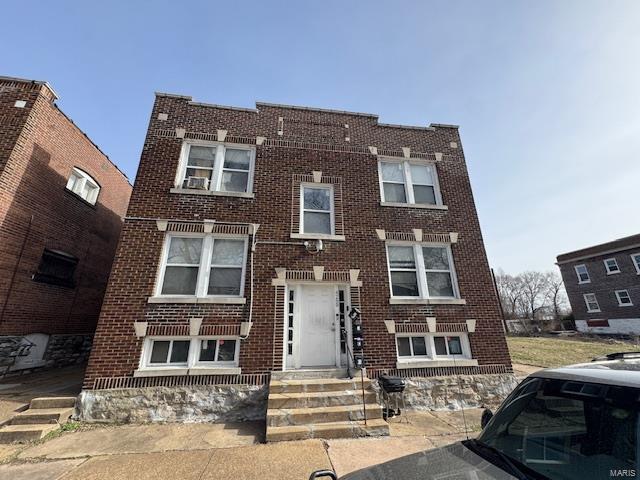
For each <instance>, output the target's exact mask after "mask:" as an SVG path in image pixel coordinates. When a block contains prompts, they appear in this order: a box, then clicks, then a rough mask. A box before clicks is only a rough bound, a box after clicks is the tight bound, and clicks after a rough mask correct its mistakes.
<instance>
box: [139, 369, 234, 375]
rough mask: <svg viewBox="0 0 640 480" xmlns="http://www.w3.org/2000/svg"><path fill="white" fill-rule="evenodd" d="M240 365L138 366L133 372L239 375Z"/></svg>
mask: <svg viewBox="0 0 640 480" xmlns="http://www.w3.org/2000/svg"><path fill="white" fill-rule="evenodd" d="M241 373H242V370H241V369H240V367H219V368H212V367H192V368H186V367H167V368H140V369H138V370H135V371H134V372H133V376H134V377H181V376H185V375H240V374H241Z"/></svg>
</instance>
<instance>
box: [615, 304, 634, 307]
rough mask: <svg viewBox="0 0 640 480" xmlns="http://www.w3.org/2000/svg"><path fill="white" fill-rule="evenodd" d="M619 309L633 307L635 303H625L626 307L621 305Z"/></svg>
mask: <svg viewBox="0 0 640 480" xmlns="http://www.w3.org/2000/svg"><path fill="white" fill-rule="evenodd" d="M618 306H619V307H621V308H624V307H633V303H625V304H624V305H620V304H618Z"/></svg>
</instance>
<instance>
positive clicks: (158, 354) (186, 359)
mask: <svg viewBox="0 0 640 480" xmlns="http://www.w3.org/2000/svg"><path fill="white" fill-rule="evenodd" d="M239 350H240V341H239V339H238V338H237V337H176V338H170V337H149V338H147V339H146V341H145V344H144V350H143V354H142V362H141V368H147V369H154V368H170V367H177V368H197V367H203V368H212V367H213V368H215V367H234V366H237V365H238V356H239Z"/></svg>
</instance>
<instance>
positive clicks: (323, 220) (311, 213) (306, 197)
mask: <svg viewBox="0 0 640 480" xmlns="http://www.w3.org/2000/svg"><path fill="white" fill-rule="evenodd" d="M300 196H301V198H300V206H301V210H302V211H301V212H300V216H301V217H302V221H301V222H300V230H301V231H300V233H306V234H309V233H318V234H321V235H333V234H334V218H333V216H334V209H333V188H332V187H331V185H327V186H308V185H303V186H302V188H301V189H300Z"/></svg>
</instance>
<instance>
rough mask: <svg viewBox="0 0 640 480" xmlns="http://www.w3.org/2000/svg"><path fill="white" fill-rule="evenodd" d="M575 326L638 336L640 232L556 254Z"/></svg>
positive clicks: (580, 329)
mask: <svg viewBox="0 0 640 480" xmlns="http://www.w3.org/2000/svg"><path fill="white" fill-rule="evenodd" d="M557 263H558V266H559V267H560V272H561V273H562V279H563V281H564V285H565V288H566V290H567V295H568V297H569V302H570V303H571V309H572V310H573V315H574V317H575V322H576V329H577V330H579V331H581V332H589V333H610V334H633V335H640V234H638V235H632V236H630V237H625V238H619V239H617V240H613V241H611V242H607V243H603V244H600V245H595V246H592V247H587V248H583V249H581V250H576V251H575V252H570V253H564V254H562V255H558V257H557Z"/></svg>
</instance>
